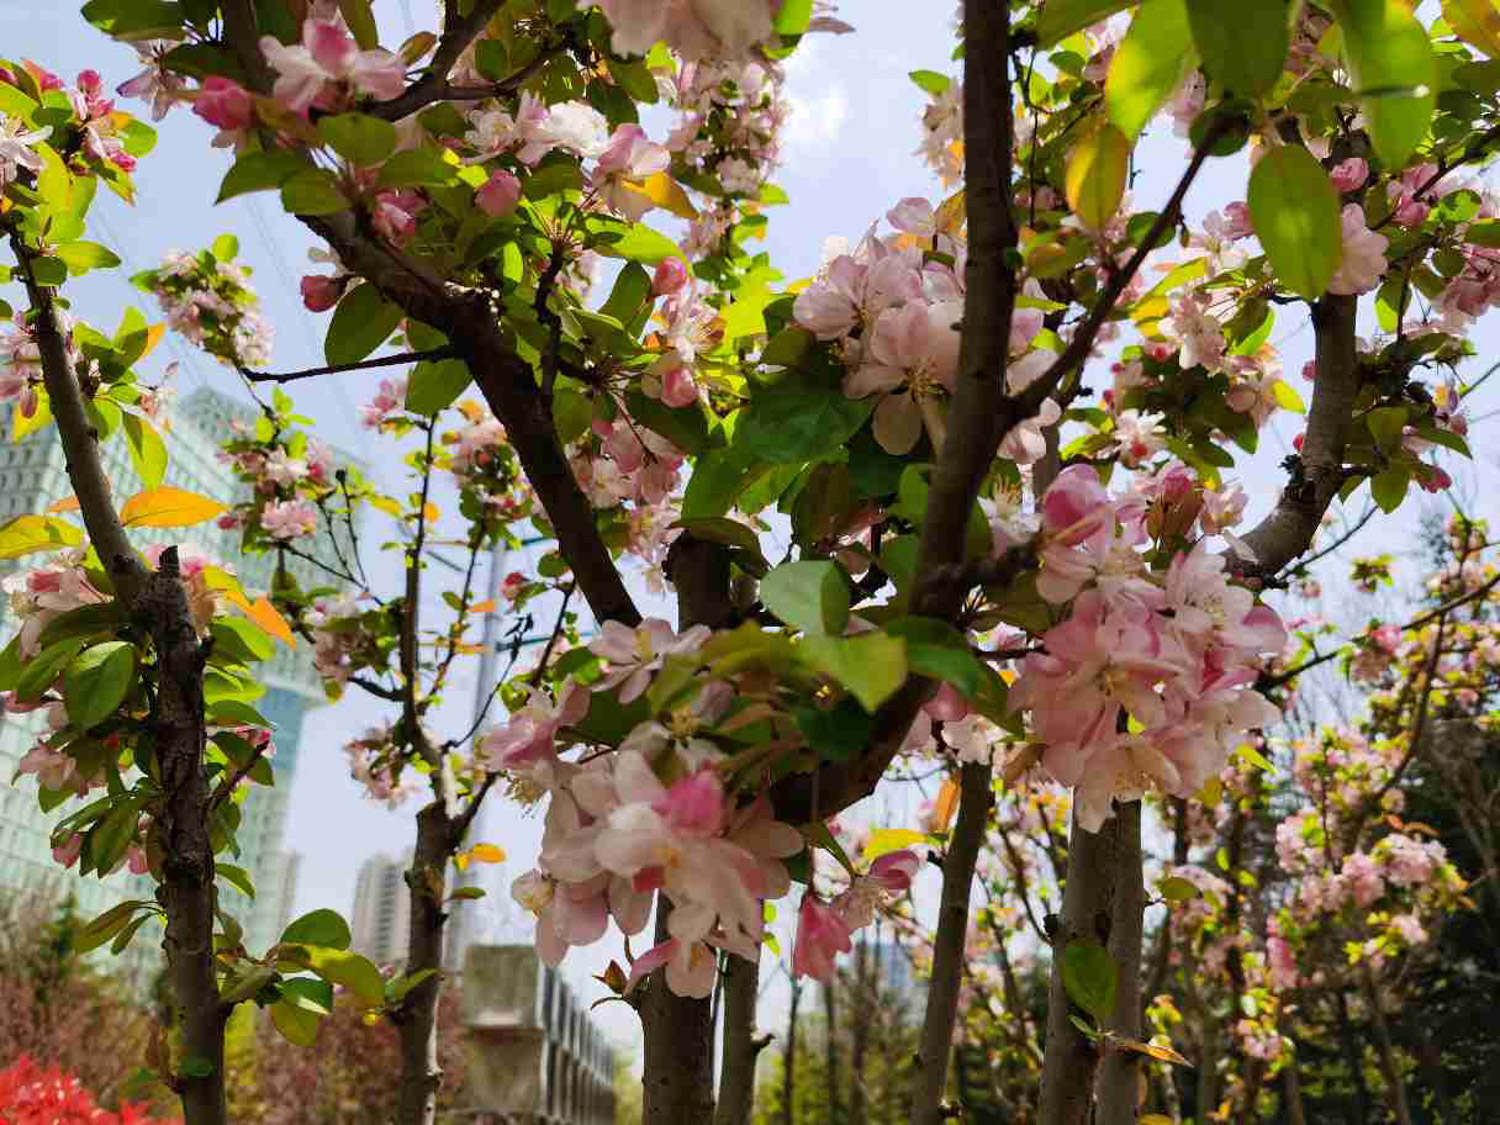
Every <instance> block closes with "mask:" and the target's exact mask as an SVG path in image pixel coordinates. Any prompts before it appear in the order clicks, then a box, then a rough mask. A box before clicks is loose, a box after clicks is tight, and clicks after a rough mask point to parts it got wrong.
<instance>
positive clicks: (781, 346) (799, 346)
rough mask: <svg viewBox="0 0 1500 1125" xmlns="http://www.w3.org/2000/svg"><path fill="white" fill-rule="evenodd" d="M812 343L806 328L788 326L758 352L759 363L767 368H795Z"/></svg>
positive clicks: (812, 339)
mask: <svg viewBox="0 0 1500 1125" xmlns="http://www.w3.org/2000/svg"><path fill="white" fill-rule="evenodd" d="M813 342H814V336H813V334H812V333H811V332H809V331H808V330H807V329H806V328H802V327H799V326H798V325H795V324H791V325H788V326H787V327H785V328H783V329H782V330H781V331H780V332H778V333H776V335H774V336H772V337H771V338H770V340H768V341H767V342H766V346H765V347H764V348H762V349H761V350H760V361H761V363H763V364H765V365H767V366H769V367H795V366H796V365H797V364H798V363H799V362H801V360H802V357H803V356H805V355H806V354H807V350H808V349H809V348H811V347H812V346H813Z"/></svg>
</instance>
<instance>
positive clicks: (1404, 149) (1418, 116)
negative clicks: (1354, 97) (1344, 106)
mask: <svg viewBox="0 0 1500 1125" xmlns="http://www.w3.org/2000/svg"><path fill="white" fill-rule="evenodd" d="M1329 6H1330V7H1331V8H1332V10H1333V12H1334V14H1335V15H1336V16H1337V17H1338V22H1339V28H1340V30H1342V32H1343V36H1344V48H1345V54H1346V55H1347V57H1348V63H1349V71H1350V74H1351V76H1352V77H1353V79H1354V86H1355V89H1356V90H1357V91H1358V92H1359V93H1361V94H1363V95H1364V97H1363V98H1362V99H1361V100H1362V104H1363V108H1364V113H1365V118H1366V128H1367V129H1368V130H1369V133H1370V141H1371V143H1372V144H1373V145H1374V146H1375V154H1376V155H1377V156H1379V157H1380V159H1381V160H1382V161H1383V162H1384V163H1385V165H1386V166H1387V167H1388V168H1400V167H1401V165H1403V164H1404V163H1406V158H1407V157H1409V156H1410V155H1411V154H1412V153H1413V152H1414V151H1415V150H1416V148H1417V146H1418V145H1419V144H1421V143H1422V138H1423V137H1425V136H1426V135H1427V127H1428V125H1430V124H1431V123H1432V114H1433V110H1434V109H1435V108H1436V106H1437V97H1436V94H1435V90H1436V87H1437V83H1438V68H1437V58H1436V56H1434V55H1433V53H1432V43H1431V41H1430V40H1429V39H1428V38H1427V31H1426V29H1425V28H1423V26H1422V24H1421V22H1420V21H1419V20H1418V19H1417V17H1416V15H1415V14H1413V12H1412V10H1411V6H1410V5H1409V4H1408V2H1407V0H1331V3H1330V5H1329ZM1257 229H1259V228H1257Z"/></svg>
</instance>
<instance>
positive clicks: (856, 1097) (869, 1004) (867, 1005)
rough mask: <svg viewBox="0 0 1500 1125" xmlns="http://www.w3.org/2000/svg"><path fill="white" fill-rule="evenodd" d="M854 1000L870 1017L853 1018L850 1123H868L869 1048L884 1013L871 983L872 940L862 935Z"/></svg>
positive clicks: (858, 950)
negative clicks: (872, 1031) (875, 1024)
mask: <svg viewBox="0 0 1500 1125" xmlns="http://www.w3.org/2000/svg"><path fill="white" fill-rule="evenodd" d="M854 1003H855V1004H856V1005H858V1007H859V1008H860V1009H861V1010H862V1011H864V1012H866V1013H868V1014H869V1016H870V1018H869V1019H860V1018H857V1017H856V1018H855V1019H852V1020H850V1029H849V1030H850V1043H849V1125H865V1122H866V1120H867V1115H868V1112H869V1111H868V1109H867V1108H866V1106H867V1104H868V1099H867V1098H866V1097H865V1048H866V1047H867V1046H868V1045H869V1042H870V1024H871V1022H872V1021H873V1020H875V1019H879V1018H880V1016H879V1010H878V1008H877V1006H876V1004H875V996H874V989H873V988H871V987H870V944H869V942H867V941H866V940H865V939H864V938H860V939H859V945H858V946H857V947H856V948H855V951H854ZM887 1080H889V1076H887Z"/></svg>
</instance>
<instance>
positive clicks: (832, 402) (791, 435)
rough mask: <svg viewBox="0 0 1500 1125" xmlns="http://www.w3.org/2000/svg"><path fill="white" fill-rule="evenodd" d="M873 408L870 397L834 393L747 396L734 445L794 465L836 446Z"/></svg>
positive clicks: (775, 393) (816, 392) (844, 439)
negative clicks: (750, 397)
mask: <svg viewBox="0 0 1500 1125" xmlns="http://www.w3.org/2000/svg"><path fill="white" fill-rule="evenodd" d="M874 409H875V400H874V397H873V396H872V397H871V398H865V399H850V398H845V397H844V395H843V393H842V392H840V391H771V392H769V393H767V394H761V395H757V396H756V397H755V398H753V399H751V401H750V406H749V407H748V408H747V409H746V410H745V412H744V414H743V415H742V416H741V418H740V423H739V427H738V429H736V430H735V435H734V439H735V444H736V445H743V446H744V448H745V449H747V450H748V451H749V452H750V453H752V454H753V455H754V456H755V457H757V458H758V459H760V460H762V461H768V462H770V463H771V464H773V465H794V464H798V463H800V462H803V461H815V460H817V459H819V458H821V457H824V456H827V455H828V454H830V453H832V452H833V451H834V450H835V449H838V448H839V447H840V446H842V445H843V444H844V442H846V441H848V440H849V438H851V437H852V436H854V433H855V432H856V431H857V430H858V429H859V428H860V427H861V426H863V425H864V423H865V419H866V418H868V417H869V416H870V412H871V411H872V410H874Z"/></svg>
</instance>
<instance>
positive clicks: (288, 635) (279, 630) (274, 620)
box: [229, 590, 297, 648]
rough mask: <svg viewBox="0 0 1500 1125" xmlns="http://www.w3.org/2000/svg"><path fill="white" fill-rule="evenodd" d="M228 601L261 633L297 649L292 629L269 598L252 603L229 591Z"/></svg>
mask: <svg viewBox="0 0 1500 1125" xmlns="http://www.w3.org/2000/svg"><path fill="white" fill-rule="evenodd" d="M229 600H230V601H231V602H233V603H234V604H235V606H236V607H237V608H238V609H239V611H240V612H241V613H243V614H244V615H245V616H246V617H248V618H249V619H250V620H251V621H253V622H255V624H257V625H259V626H260V628H261V630H262V631H263V632H265V633H267V634H268V635H270V636H272V637H275V638H276V639H277V640H278V641H280V642H281V643H282V644H284V645H286V646H287V648H296V647H297V638H296V637H294V636H293V635H292V627H291V626H290V625H288V624H287V621H286V618H285V617H283V616H281V614H280V613H278V612H277V610H276V607H275V606H274V605H272V604H271V601H270V599H269V598H264V597H262V598H256V599H255V601H253V602H252V601H251V600H250V599H249V598H247V597H245V595H244V594H242V593H240V592H239V591H238V590H231V591H230V592H229Z"/></svg>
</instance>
